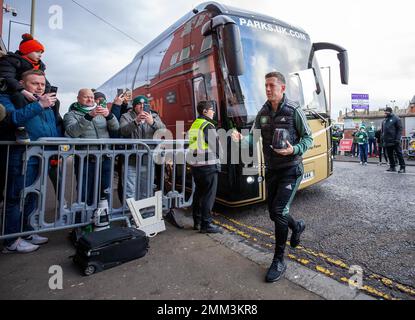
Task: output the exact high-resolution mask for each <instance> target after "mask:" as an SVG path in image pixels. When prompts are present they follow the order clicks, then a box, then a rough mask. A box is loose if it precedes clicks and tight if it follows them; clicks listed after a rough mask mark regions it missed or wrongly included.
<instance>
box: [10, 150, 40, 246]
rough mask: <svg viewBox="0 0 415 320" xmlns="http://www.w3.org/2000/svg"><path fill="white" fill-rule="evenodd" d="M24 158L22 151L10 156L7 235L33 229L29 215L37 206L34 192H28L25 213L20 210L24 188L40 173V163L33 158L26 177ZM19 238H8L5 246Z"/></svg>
mask: <svg viewBox="0 0 415 320" xmlns="http://www.w3.org/2000/svg"><path fill="white" fill-rule="evenodd" d="M22 170H23V160H22V153H21V152H16V153H13V152H12V153H11V154H10V157H9V168H8V175H7V193H6V217H5V218H6V219H5V220H6V221H5V230H4V231H5V235H9V234H15V233H20V232H26V231H32V230H33V228H32V226H30V224H29V217H30V215H31V214H32V213H33V211H34V210H35V208H36V206H37V200H38V199H37V197H36V195H34V194H32V193H31V194H28V195H27V196H26V199H25V203H24V210H23V215H22V212H21V211H20V199H21V196H22V193H21V192H22V190H23V189H24V188H25V187H28V186H31V185H32V184H33V183H34V182H35V180H36V179H37V177H38V175H39V164H38V163H36V162H34V161H33V160H31V161H29V163H28V165H27V170H26V177H25V176H24V175H22ZM16 239H17V238H13V239H7V240H5V241H4V245H5V246H9V245H11V244H12V243H13V242H14V241H16Z"/></svg>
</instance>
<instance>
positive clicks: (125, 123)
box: [120, 96, 166, 200]
mask: <svg viewBox="0 0 415 320" xmlns="http://www.w3.org/2000/svg"><path fill="white" fill-rule="evenodd" d="M165 128H166V126H165V124H164V123H163V122H162V121H161V119H160V117H159V115H158V113H157V112H156V111H153V110H151V109H150V106H149V104H148V99H147V97H145V96H138V97H136V98H135V99H134V100H133V109H132V110H130V111H129V112H127V113H125V114H123V115H122V116H121V121H120V133H121V135H122V136H123V137H124V138H127V139H128V138H130V139H148V140H150V139H153V137H154V133H155V132H156V131H157V130H159V129H165ZM142 164H143V166H142V167H141V168H140V171H139V172H140V174H141V176H140V186H141V187H140V194H139V195H138V196H139V199H136V200H140V199H143V198H145V197H146V188H145V186H146V183H147V171H146V164H147V159H146V156H143V159H142ZM136 167H137V159H136V157H133V156H131V157H130V159H129V163H128V175H127V178H128V179H127V181H126V190H125V193H126V195H127V199H129V198H135V193H136V183H135V182H136V176H137V168H136Z"/></svg>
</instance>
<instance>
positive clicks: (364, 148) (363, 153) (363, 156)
mask: <svg viewBox="0 0 415 320" xmlns="http://www.w3.org/2000/svg"><path fill="white" fill-rule="evenodd" d="M359 153H360V161H361V162H363V163H367V153H368V145H367V143H365V144H359Z"/></svg>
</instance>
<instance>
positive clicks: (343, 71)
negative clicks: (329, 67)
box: [337, 51, 349, 84]
mask: <svg viewBox="0 0 415 320" xmlns="http://www.w3.org/2000/svg"><path fill="white" fill-rule="evenodd" d="M337 58H338V59H339V61H340V77H341V80H342V84H349V55H348V54H347V51H343V52H340V53H339V54H338V55H337Z"/></svg>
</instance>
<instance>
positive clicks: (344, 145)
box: [339, 139, 353, 152]
mask: <svg viewBox="0 0 415 320" xmlns="http://www.w3.org/2000/svg"><path fill="white" fill-rule="evenodd" d="M352 147H353V139H342V140H341V141H340V148H339V150H340V151H342V152H351V151H352Z"/></svg>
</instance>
